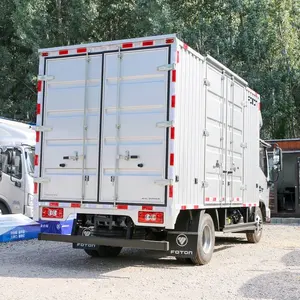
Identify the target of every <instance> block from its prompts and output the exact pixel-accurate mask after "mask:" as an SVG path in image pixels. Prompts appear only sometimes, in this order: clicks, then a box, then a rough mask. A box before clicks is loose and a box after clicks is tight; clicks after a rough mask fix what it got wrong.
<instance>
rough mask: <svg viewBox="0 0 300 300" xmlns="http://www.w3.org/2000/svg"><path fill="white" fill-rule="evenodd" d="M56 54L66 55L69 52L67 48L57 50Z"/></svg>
mask: <svg viewBox="0 0 300 300" xmlns="http://www.w3.org/2000/svg"><path fill="white" fill-rule="evenodd" d="M58 54H59V55H66V54H69V50H59V51H58Z"/></svg>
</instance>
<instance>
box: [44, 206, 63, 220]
mask: <svg viewBox="0 0 300 300" xmlns="http://www.w3.org/2000/svg"><path fill="white" fill-rule="evenodd" d="M42 217H43V218H48V219H62V218H63V217H64V209H63V208H50V207H43V208H42Z"/></svg>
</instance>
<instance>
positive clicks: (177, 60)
mask: <svg viewBox="0 0 300 300" xmlns="http://www.w3.org/2000/svg"><path fill="white" fill-rule="evenodd" d="M176 62H177V63H179V51H177V54H176Z"/></svg>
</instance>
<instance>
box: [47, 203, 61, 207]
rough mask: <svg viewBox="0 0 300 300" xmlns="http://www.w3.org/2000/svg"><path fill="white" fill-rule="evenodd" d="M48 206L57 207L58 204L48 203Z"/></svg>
mask: <svg viewBox="0 0 300 300" xmlns="http://www.w3.org/2000/svg"><path fill="white" fill-rule="evenodd" d="M49 206H50V207H58V206H59V203H58V202H50V203H49Z"/></svg>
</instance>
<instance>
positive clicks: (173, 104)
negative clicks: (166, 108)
mask: <svg viewBox="0 0 300 300" xmlns="http://www.w3.org/2000/svg"><path fill="white" fill-rule="evenodd" d="M171 107H172V108H175V95H173V96H172V97H171Z"/></svg>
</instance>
